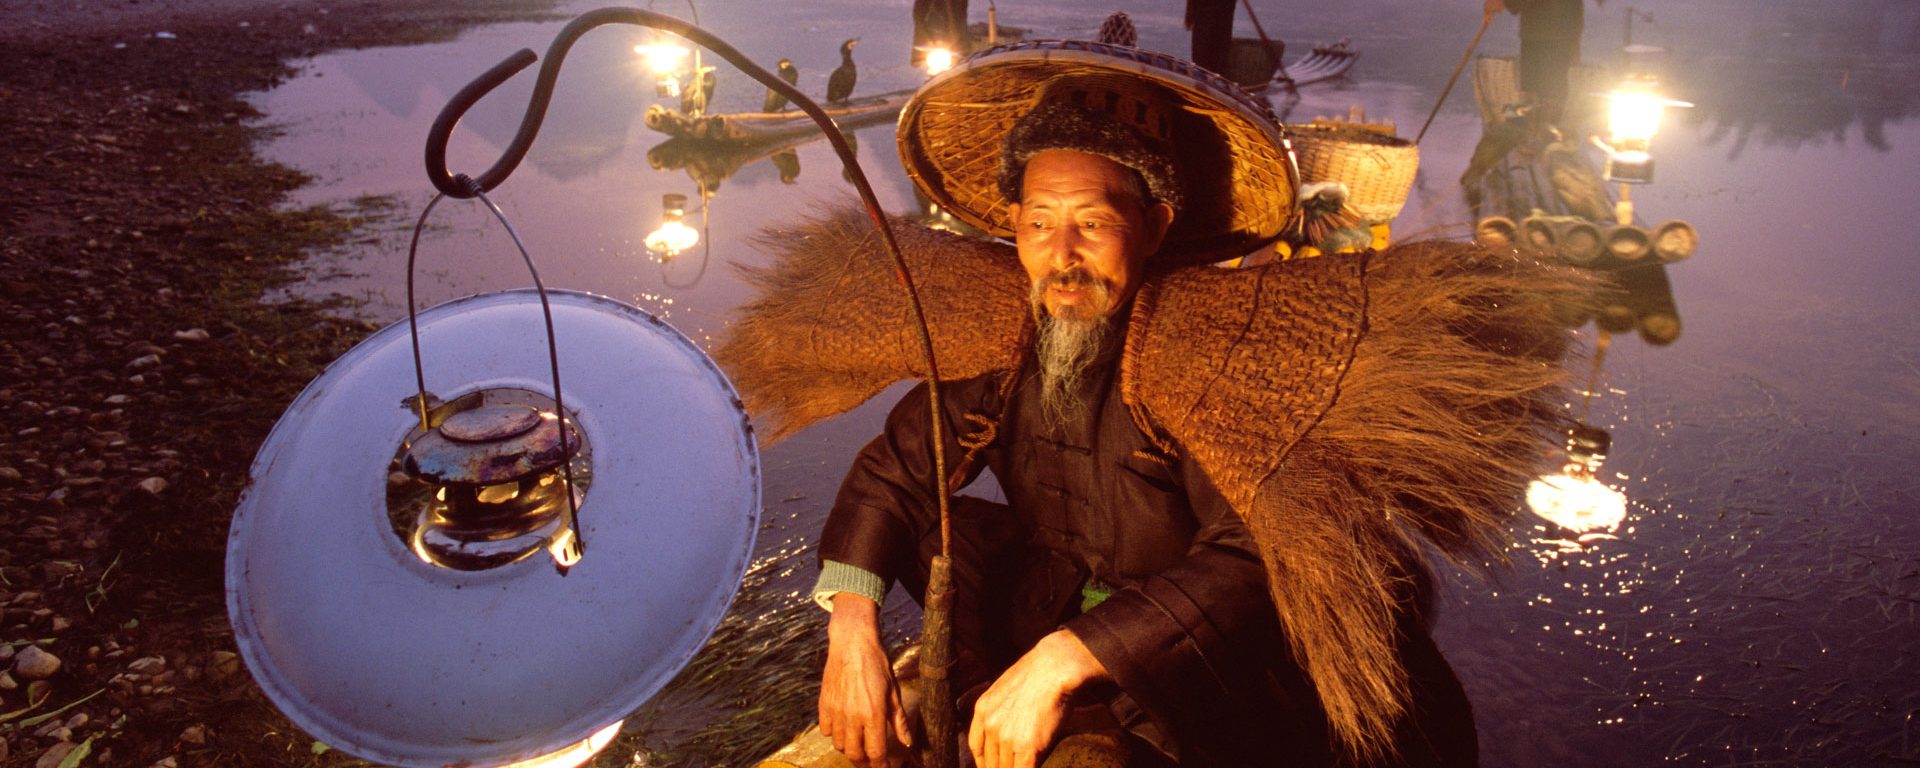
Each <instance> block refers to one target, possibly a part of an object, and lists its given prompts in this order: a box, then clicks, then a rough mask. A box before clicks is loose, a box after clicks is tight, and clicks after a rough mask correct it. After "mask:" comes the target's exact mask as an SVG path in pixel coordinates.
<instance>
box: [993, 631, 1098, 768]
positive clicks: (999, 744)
mask: <svg viewBox="0 0 1920 768" xmlns="http://www.w3.org/2000/svg"><path fill="white" fill-rule="evenodd" d="M1106 677H1107V669H1106V667H1104V666H1101V664H1100V660H1099V659H1096V658H1094V657H1093V654H1092V653H1089V652H1087V646H1086V644H1085V643H1082V642H1080V638H1078V637H1075V636H1074V635H1073V633H1072V632H1069V631H1067V630H1064V629H1062V630H1058V631H1056V632H1054V633H1053V634H1050V635H1047V636H1046V637H1043V638H1040V642H1038V643H1035V644H1034V646H1033V648H1032V649H1031V650H1028V651H1027V653H1026V655H1024V656H1021V657H1020V660H1019V661H1016V662H1014V663H1013V666H1011V667H1008V668H1007V671H1006V672H1004V673H1002V674H1001V675H1000V679H998V680H995V681H993V685H992V686H991V687H989V688H987V692H986V693H984V694H982V695H981V696H980V701H979V702H978V703H976V704H974V707H973V725H972V727H971V728H969V729H968V731H967V749H968V750H970V751H972V752H973V761H974V763H975V764H977V765H978V766H980V768H1034V766H1035V765H1037V764H1038V763H1039V759H1040V754H1041V753H1042V752H1044V751H1045V750H1046V748H1047V746H1048V745H1049V744H1052V743H1053V736H1054V730H1055V729H1057V728H1059V727H1060V718H1061V717H1062V716H1064V715H1065V714H1066V712H1067V699H1068V698H1069V697H1071V696H1072V695H1073V692H1074V691H1075V690H1077V689H1078V688H1079V687H1080V686H1082V685H1084V684H1086V683H1088V682H1091V681H1093V680H1099V679H1104V678H1106Z"/></svg>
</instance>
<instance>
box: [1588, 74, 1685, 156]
mask: <svg viewBox="0 0 1920 768" xmlns="http://www.w3.org/2000/svg"><path fill="white" fill-rule="evenodd" d="M1606 96H1607V134H1608V141H1607V143H1606V144H1605V145H1603V146H1604V148H1605V149H1606V150H1607V177H1608V178H1609V179H1610V180H1612V181H1620V182H1627V183H1646V182H1649V181H1652V180H1653V154H1652V146H1653V136H1654V134H1656V133H1659V132H1660V117H1661V115H1662V114H1664V113H1665V112H1666V109H1667V107H1691V106H1693V105H1692V104H1689V103H1687V102H1684V101H1674V100H1672V99H1669V98H1666V97H1665V96H1661V95H1660V90H1659V85H1658V83H1657V82H1656V81H1655V80H1654V79H1653V78H1652V77H1651V76H1634V77H1629V78H1627V81H1626V82H1625V83H1622V84H1621V85H1620V87H1619V88H1616V89H1614V90H1613V92H1611V93H1608V94H1607V95H1606Z"/></svg>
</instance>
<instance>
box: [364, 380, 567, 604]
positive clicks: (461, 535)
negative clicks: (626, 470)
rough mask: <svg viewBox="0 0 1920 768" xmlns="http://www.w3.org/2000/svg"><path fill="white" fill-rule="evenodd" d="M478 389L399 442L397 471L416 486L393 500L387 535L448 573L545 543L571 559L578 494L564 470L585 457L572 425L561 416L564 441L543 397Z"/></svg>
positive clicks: (488, 564)
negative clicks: (459, 406)
mask: <svg viewBox="0 0 1920 768" xmlns="http://www.w3.org/2000/svg"><path fill="white" fill-rule="evenodd" d="M479 394H481V397H479V398H471V399H470V398H462V400H463V401H467V402H473V403H474V405H473V406H472V407H468V408H464V409H460V410H456V411H454V412H453V413H451V414H449V415H446V416H445V418H443V419H441V420H440V421H439V423H437V424H435V425H434V426H433V428H432V429H429V430H425V431H424V432H421V431H416V432H415V434H414V435H413V436H412V437H413V439H411V440H409V441H408V442H407V444H406V445H405V446H404V447H403V448H402V453H401V457H400V459H401V461H400V464H401V468H402V470H403V471H404V473H405V475H406V477H407V478H409V479H410V480H412V481H415V482H413V483H409V484H408V485H410V486H411V487H412V488H411V490H412V491H414V492H413V493H409V494H406V495H405V496H404V497H403V498H400V499H395V500H394V503H393V504H392V505H391V508H390V512H391V513H392V517H393V522H394V524H395V533H397V534H399V535H400V536H401V538H402V539H403V540H405V541H406V543H407V548H408V549H410V550H412V551H413V553H414V554H415V555H417V556H419V557H420V559H421V560H423V561H425V562H427V563H430V564H432V565H436V566H440V567H443V568H451V569H454V570H461V571H480V570H487V569H489V568H498V567H500V566H504V565H507V564H510V563H514V562H518V561H520V560H521V559H524V558H526V557H527V556H529V555H532V554H534V553H535V552H538V551H540V550H543V549H545V550H549V551H550V552H552V553H554V555H555V558H556V561H557V562H559V563H560V564H561V565H562V567H565V566H568V565H572V562H570V560H577V558H578V552H577V549H578V548H577V547H575V546H573V544H572V542H574V541H575V539H574V536H573V530H572V510H574V509H577V508H578V507H579V505H580V502H581V499H582V497H583V494H582V491H581V490H580V489H579V488H578V487H575V486H574V484H572V483H568V482H567V481H566V479H565V477H564V471H565V469H566V468H567V464H568V462H570V461H573V460H574V459H575V457H579V456H581V455H582V454H583V448H584V439H583V437H582V435H581V433H580V430H579V427H578V426H576V425H575V424H574V423H572V421H571V420H569V421H568V422H567V423H566V424H565V425H564V429H565V430H566V433H565V436H564V439H563V437H562V433H561V429H562V428H563V426H562V423H561V420H560V418H559V416H558V414H557V413H556V412H555V411H554V410H553V409H552V405H551V403H546V404H545V406H546V407H544V408H543V407H540V406H541V404H538V403H535V404H529V403H527V402H511V401H509V400H528V399H531V398H538V396H537V395H533V393H530V392H519V391H514V392H511V393H508V392H505V391H502V392H498V393H479ZM529 396H531V398H530V397H529ZM539 399H544V398H539ZM459 402H460V401H456V403H459ZM576 474H577V475H584V474H585V472H584V468H582V469H581V470H576ZM423 486H424V487H423ZM569 487H573V491H572V493H571V496H572V498H571V499H569V498H568V496H569V493H568V490H567V489H568V488H569ZM566 553H572V554H571V555H568V554H566Z"/></svg>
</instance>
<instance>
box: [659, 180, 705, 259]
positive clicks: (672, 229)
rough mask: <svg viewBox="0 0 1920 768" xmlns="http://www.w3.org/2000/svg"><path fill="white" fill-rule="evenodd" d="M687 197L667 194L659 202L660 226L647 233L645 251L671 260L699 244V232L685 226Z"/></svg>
mask: <svg viewBox="0 0 1920 768" xmlns="http://www.w3.org/2000/svg"><path fill="white" fill-rule="evenodd" d="M686 218H687V196H686V195H681V194H672V193H669V194H667V195H665V196H663V197H662V198H661V201H660V226H659V227H658V228H656V229H654V230H653V231H652V232H649V233H647V239H646V245H647V251H649V252H651V253H653V254H655V255H657V256H659V257H660V258H662V259H671V258H673V257H675V256H678V255H680V254H681V253H683V252H685V251H686V250H687V249H689V248H692V247H693V246H695V245H698V244H699V243H700V230H697V229H694V228H693V227H690V226H687V223H686Z"/></svg>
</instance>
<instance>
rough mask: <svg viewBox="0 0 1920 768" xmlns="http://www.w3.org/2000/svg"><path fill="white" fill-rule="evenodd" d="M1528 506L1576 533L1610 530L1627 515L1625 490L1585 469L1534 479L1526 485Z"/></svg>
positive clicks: (1535, 512) (1618, 525)
mask: <svg viewBox="0 0 1920 768" xmlns="http://www.w3.org/2000/svg"><path fill="white" fill-rule="evenodd" d="M1527 507H1528V508H1529V509H1532V510H1533V513H1534V514H1536V515H1539V516H1540V517H1541V518H1543V519H1545V520H1547V521H1548V522H1551V523H1553V524H1554V525H1558V526H1560V527H1561V528H1565V529H1567V530H1568V531H1572V532H1574V533H1576V534H1589V533H1594V532H1611V531H1613V530H1615V529H1617V528H1619V527H1620V523H1621V521H1623V520H1625V519H1626V518H1627V497H1626V494H1623V493H1621V492H1619V491H1617V490H1614V489H1613V488H1610V487H1608V486H1607V485H1606V484H1605V483H1602V482H1600V481H1598V480H1595V479H1593V477H1592V476H1590V475H1585V474H1584V473H1580V474H1576V475H1566V474H1557V475H1547V476H1545V477H1541V478H1539V479H1537V480H1534V481H1533V482H1532V483H1529V484H1528V485H1527ZM1603 535H1604V534H1603ZM1581 538H1582V539H1583V541H1584V539H1585V538H1586V537H1585V536H1582V537H1581Z"/></svg>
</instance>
